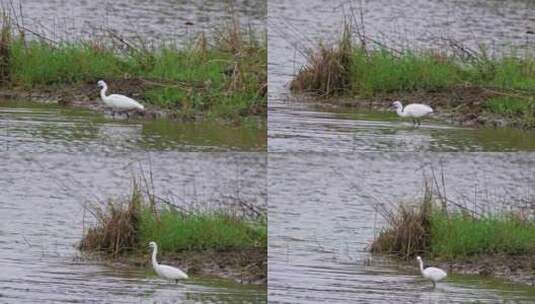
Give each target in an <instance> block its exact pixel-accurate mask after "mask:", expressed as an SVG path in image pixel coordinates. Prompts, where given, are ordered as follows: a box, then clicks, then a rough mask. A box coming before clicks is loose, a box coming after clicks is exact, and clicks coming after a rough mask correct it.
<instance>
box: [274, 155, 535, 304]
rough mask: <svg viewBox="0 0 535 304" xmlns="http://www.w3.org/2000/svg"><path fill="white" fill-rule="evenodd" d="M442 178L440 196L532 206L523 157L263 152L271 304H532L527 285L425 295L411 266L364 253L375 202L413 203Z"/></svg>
mask: <svg viewBox="0 0 535 304" xmlns="http://www.w3.org/2000/svg"><path fill="white" fill-rule="evenodd" d="M433 170H434V172H435V174H437V175H438V176H440V174H441V173H442V172H443V173H444V176H445V185H446V189H447V195H448V199H450V200H453V201H455V202H458V203H460V204H463V205H465V206H467V207H469V208H472V207H473V206H477V210H487V211H490V210H492V211H494V212H499V211H502V210H503V209H508V210H511V209H513V210H515V207H518V206H524V204H525V203H526V202H533V201H534V200H535V197H534V194H535V191H534V189H533V185H534V184H535V158H534V157H533V156H532V155H531V154H530V153H362V152H360V153H359V152H357V153H271V154H269V160H268V197H269V254H268V259H269V274H268V278H269V282H268V286H269V290H268V297H269V301H270V302H271V303H533V301H534V300H535V288H534V287H529V286H526V285H517V284H512V283H508V282H506V281H500V280H490V279H488V278H485V277H481V276H458V275H452V274H451V273H450V275H449V277H448V279H447V280H446V281H444V282H441V283H439V284H438V286H437V288H436V289H435V290H433V289H432V288H431V287H432V285H431V283H430V282H428V281H425V280H423V279H422V278H421V275H420V273H419V271H418V268H417V264H416V261H414V262H413V263H412V264H409V263H407V264H397V263H396V262H395V261H392V260H388V259H384V258H380V257H377V256H372V255H370V253H369V250H368V248H369V246H370V244H371V242H372V241H373V239H374V236H375V235H377V233H378V232H379V231H380V229H381V228H382V227H384V226H385V221H384V220H383V219H382V218H381V216H380V215H379V214H378V213H377V212H376V209H377V207H378V206H380V205H384V206H387V207H388V208H393V207H394V206H397V204H399V203H400V202H407V201H414V200H416V199H421V198H422V196H423V192H424V181H425V178H426V177H427V178H430V177H431V176H432V174H433Z"/></svg>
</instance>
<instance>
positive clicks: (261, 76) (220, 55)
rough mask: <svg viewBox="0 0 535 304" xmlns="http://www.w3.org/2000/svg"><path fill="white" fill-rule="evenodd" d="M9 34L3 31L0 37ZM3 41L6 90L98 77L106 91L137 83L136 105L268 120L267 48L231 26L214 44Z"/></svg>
mask: <svg viewBox="0 0 535 304" xmlns="http://www.w3.org/2000/svg"><path fill="white" fill-rule="evenodd" d="M9 31H10V27H9V25H4V26H3V28H2V33H5V32H9ZM6 37H7V38H5V39H2V40H1V41H0V42H1V43H0V44H1V47H2V52H0V57H1V58H0V63H2V73H3V74H5V75H3V77H2V81H1V85H2V86H3V87H5V88H20V89H34V88H36V87H37V88H40V87H44V88H46V87H47V86H54V87H55V88H58V87H68V86H73V87H74V88H75V87H76V86H77V85H78V86H79V85H84V84H94V83H96V81H98V80H100V79H104V80H106V81H107V82H108V83H109V84H112V85H113V83H114V80H124V79H135V80H143V83H144V86H143V88H142V92H141V96H142V100H140V101H141V102H143V103H146V104H153V105H156V106H159V107H162V108H166V109H170V110H176V113H177V115H178V116H182V117H184V118H192V119H194V118H196V117H215V118H225V119H231V120H239V119H240V118H242V117H245V116H264V115H265V114H266V105H267V97H266V90H265V87H266V84H267V47H266V45H267V43H266V41H264V40H260V39H258V38H257V37H256V36H255V35H253V34H252V33H250V32H246V31H242V30H241V29H240V25H239V24H238V23H237V22H232V23H231V24H227V25H224V26H222V30H220V31H218V32H217V33H216V35H215V38H214V39H213V41H208V39H207V38H205V35H204V33H201V34H200V35H199V36H198V37H197V39H196V40H195V41H191V42H188V43H186V44H184V45H183V46H180V47H178V46H174V45H163V44H162V45H161V46H155V47H147V46H145V45H140V46H137V47H126V48H124V49H123V48H117V47H113V46H112V45H113V44H104V43H102V42H96V41H91V40H89V41H77V42H64V43H60V44H52V43H49V42H46V41H35V40H32V41H24V40H23V39H21V38H20V37H14V36H11V35H7V36H6ZM122 83H124V81H122ZM95 92H98V90H97V89H96V88H95Z"/></svg>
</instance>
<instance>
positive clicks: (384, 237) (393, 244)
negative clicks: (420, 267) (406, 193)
mask: <svg viewBox="0 0 535 304" xmlns="http://www.w3.org/2000/svg"><path fill="white" fill-rule="evenodd" d="M431 199H432V195H431V192H430V191H426V193H425V196H424V200H423V201H422V203H421V204H420V205H419V206H410V205H404V204H401V205H400V206H399V208H398V209H397V210H396V211H394V212H390V211H387V210H384V212H383V215H384V216H385V219H386V220H387V222H388V227H387V228H385V229H383V230H382V231H381V232H380V233H379V236H378V237H377V238H376V239H375V240H374V242H373V243H372V246H371V251H372V252H376V253H388V254H393V255H397V256H400V257H403V258H406V259H409V258H412V257H414V256H416V255H418V254H422V253H423V252H424V251H425V250H426V249H427V248H429V246H430V236H431V235H430V233H429V231H430V229H429V227H430V225H431V222H430V220H431V214H432V202H431Z"/></svg>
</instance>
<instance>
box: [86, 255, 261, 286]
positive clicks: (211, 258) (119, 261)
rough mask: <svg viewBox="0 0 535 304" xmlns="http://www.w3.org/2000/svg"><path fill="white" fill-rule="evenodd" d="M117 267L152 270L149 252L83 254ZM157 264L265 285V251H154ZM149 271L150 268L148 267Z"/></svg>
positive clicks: (240, 281) (189, 272) (193, 273)
mask: <svg viewBox="0 0 535 304" xmlns="http://www.w3.org/2000/svg"><path fill="white" fill-rule="evenodd" d="M84 257H86V258H89V259H97V260H101V261H104V262H107V263H109V264H110V265H113V266H117V267H142V268H147V269H152V265H151V256H150V251H149V250H148V249H147V251H146V252H139V253H133V254H130V255H127V256H119V257H117V258H111V257H107V256H104V255H97V254H91V253H90V254H84ZM158 262H159V263H161V264H166V265H172V266H176V267H178V268H180V269H182V270H184V271H185V272H186V273H187V274H188V275H190V276H202V277H213V278H218V279H225V280H231V281H234V282H236V283H239V284H247V285H266V284H267V250H266V249H260V248H254V249H244V250H226V251H220V250H203V251H199V250H192V251H182V252H176V253H175V252H173V253H163V254H160V253H159V254H158ZM151 271H152V270H151Z"/></svg>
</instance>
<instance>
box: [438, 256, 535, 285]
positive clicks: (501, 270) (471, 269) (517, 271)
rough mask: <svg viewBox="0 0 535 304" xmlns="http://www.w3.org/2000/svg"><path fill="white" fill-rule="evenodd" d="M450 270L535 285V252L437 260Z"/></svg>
mask: <svg viewBox="0 0 535 304" xmlns="http://www.w3.org/2000/svg"><path fill="white" fill-rule="evenodd" d="M436 265H439V267H442V268H443V269H449V272H450V273H451V272H453V273H459V274H476V275H480V276H487V277H493V278H497V279H503V280H508V281H512V282H515V283H521V284H527V285H529V286H532V287H535V254H532V255H518V256H477V257H471V258H465V259H462V260H459V261H454V262H437V264H436Z"/></svg>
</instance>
